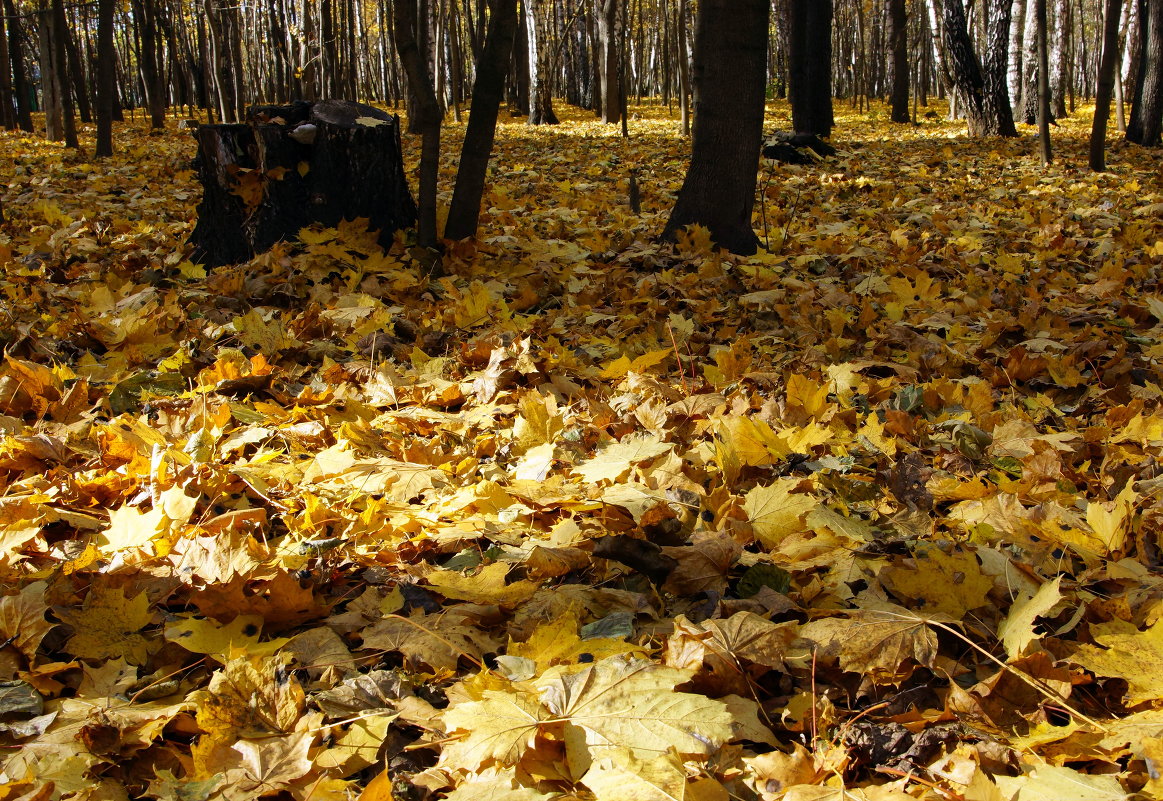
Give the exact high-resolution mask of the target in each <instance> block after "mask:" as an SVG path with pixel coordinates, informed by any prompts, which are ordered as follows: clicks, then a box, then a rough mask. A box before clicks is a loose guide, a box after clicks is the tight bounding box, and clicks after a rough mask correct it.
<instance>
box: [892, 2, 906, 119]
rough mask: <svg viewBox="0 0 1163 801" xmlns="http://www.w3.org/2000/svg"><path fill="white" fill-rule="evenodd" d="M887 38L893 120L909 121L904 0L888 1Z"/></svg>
mask: <svg viewBox="0 0 1163 801" xmlns="http://www.w3.org/2000/svg"><path fill="white" fill-rule="evenodd" d="M888 20H889V40H890V48H891V51H892V112H891V115H890V119H891V120H892V121H893V122H911V121H912V120H911V118H910V116H909V24H908V23H909V16H908V11H907V9H906V8H905V0H889V1H888Z"/></svg>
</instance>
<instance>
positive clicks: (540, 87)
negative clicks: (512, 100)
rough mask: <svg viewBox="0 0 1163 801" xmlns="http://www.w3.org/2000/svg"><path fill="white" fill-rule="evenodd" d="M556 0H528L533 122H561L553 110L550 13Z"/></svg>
mask: <svg viewBox="0 0 1163 801" xmlns="http://www.w3.org/2000/svg"><path fill="white" fill-rule="evenodd" d="M551 2H552V0H524V6H525V19H526V23H527V24H526V34H527V36H528V45H529V124H530V125H557V124H558V122H559V120H558V119H557V115H556V114H555V113H554V112H553V85H552V79H553V75H552V72H551V70H550V67H551V64H552V53H551V52H550V46H549V44H550V43H549V29H550V24H549V19H548V16H549V13H550V12H551V10H552V9H551V8H547V6H548V5H551Z"/></svg>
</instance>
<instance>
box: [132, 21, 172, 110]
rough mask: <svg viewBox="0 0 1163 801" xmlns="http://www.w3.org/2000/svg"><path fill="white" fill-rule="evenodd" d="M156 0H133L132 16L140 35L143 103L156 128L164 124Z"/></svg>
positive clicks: (164, 102) (163, 99)
mask: <svg viewBox="0 0 1163 801" xmlns="http://www.w3.org/2000/svg"><path fill="white" fill-rule="evenodd" d="M156 2H157V0H133V16H134V19H135V20H136V21H137V26H138V32H139V34H140V35H141V53H140V56H141V82H142V84H143V85H144V86H145V105H146V108H148V109H149V127H150V128H152V129H154V130H157V129H161V128H164V127H165V125H166V96H165V82H164V81H163V80H162V76H161V72H160V70H159V69H158V62H157V42H158V35H157V19H156V17H157V9H156V7H155V6H154V4H155V3H156Z"/></svg>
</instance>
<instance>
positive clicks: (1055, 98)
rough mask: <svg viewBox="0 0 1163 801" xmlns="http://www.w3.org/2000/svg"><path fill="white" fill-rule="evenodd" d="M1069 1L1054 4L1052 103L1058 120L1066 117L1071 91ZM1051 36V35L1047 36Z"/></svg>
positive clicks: (1057, 0)
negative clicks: (1068, 71)
mask: <svg viewBox="0 0 1163 801" xmlns="http://www.w3.org/2000/svg"><path fill="white" fill-rule="evenodd" d="M1068 4H1069V0H1055V2H1054V21H1055V25H1054V37H1053V40H1052V41H1049V43H1048V46H1049V50H1050V53H1049V56H1048V58H1049V61H1050V101H1051V103H1053V105H1054V108H1053V112H1052V113H1053V115H1054V117H1055V118H1056V119H1062V118H1063V117H1065V116H1066V95H1067V93H1068V91H1069V83H1070V81H1069V79H1068V77H1067V64H1066V53H1067V40H1068V38H1069V30H1070V8H1069V5H1068ZM1047 36H1049V34H1047ZM1083 63H1086V62H1085V61H1084V62H1083Z"/></svg>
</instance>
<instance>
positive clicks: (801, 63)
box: [788, 0, 835, 136]
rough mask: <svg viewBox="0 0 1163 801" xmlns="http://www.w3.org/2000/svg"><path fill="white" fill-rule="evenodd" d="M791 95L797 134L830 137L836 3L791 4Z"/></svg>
mask: <svg viewBox="0 0 1163 801" xmlns="http://www.w3.org/2000/svg"><path fill="white" fill-rule="evenodd" d="M788 50H789V53H788V61H789V63H790V74H789V76H788V77H789V87H788V89H789V93H790V95H791V116H792V127H793V128H795V132H796V133H802V134H815V135H816V136H828V135H830V134H831V133H832V126H833V125H834V124H835V122H834V119H833V117H832V0H791V2H790V3H789V4H788Z"/></svg>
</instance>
